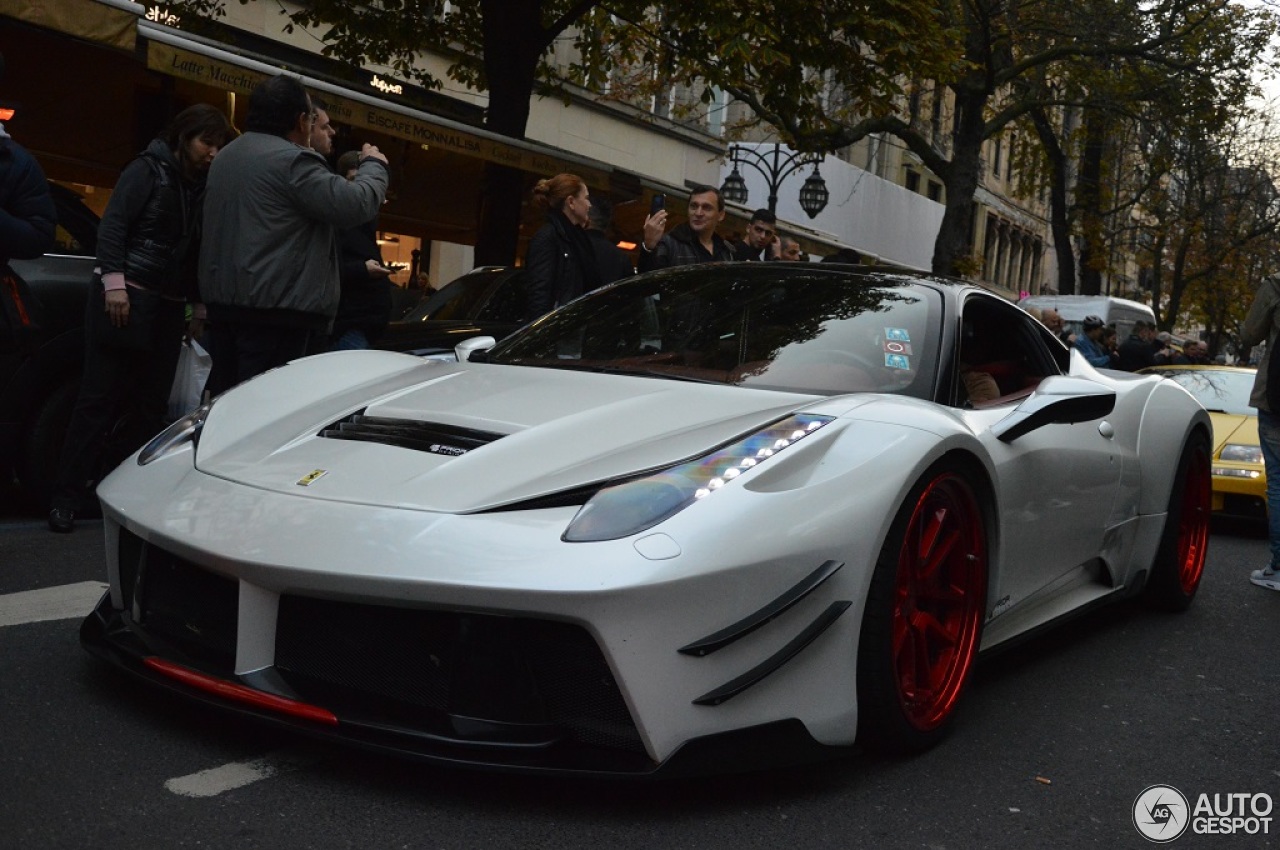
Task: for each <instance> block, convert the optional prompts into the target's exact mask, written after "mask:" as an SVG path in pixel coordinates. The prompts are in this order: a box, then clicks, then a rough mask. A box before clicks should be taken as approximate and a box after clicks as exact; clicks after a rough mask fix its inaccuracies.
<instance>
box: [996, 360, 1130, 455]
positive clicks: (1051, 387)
mask: <svg viewBox="0 0 1280 850" xmlns="http://www.w3.org/2000/svg"><path fill="white" fill-rule="evenodd" d="M1115 408H1116V394H1115V392H1114V391H1113V390H1110V389H1108V388H1106V387H1104V386H1102V385H1101V384H1096V383H1094V382H1093V381H1088V380H1085V379H1084V378H1070V377H1066V376H1057V375H1055V376H1053V377H1050V378H1045V379H1044V380H1043V381H1041V382H1040V386H1038V387H1036V391H1035V392H1033V393H1032V394H1031V395H1029V396H1027V398H1026V400H1025V401H1023V402H1022V404H1020V405H1018V406H1017V407H1016V408H1014V410H1013V412H1012V413H1010V414H1009V415H1008V416H1006V417H1005V418H1003V419H1001V420H1000V421H999V422H997V423H996V424H995V425H993V426H992V428H991V433H992V434H995V436H996V438H997V439H998V440H1000V441H1001V442H1003V443H1011V442H1013V441H1014V440H1016V439H1018V438H1019V437H1021V436H1023V435H1024V434H1029V433H1031V432H1032V431H1034V430H1036V429H1037V428H1042V427H1044V426H1045V425H1071V424H1073V423H1076V422H1090V421H1092V420H1094V419H1101V418H1102V417H1104V416H1106V415H1107V414H1109V413H1110V412H1111V411H1113V410H1115Z"/></svg>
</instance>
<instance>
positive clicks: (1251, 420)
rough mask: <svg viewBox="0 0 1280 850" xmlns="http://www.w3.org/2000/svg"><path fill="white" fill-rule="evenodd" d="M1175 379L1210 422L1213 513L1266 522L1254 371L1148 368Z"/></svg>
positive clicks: (1187, 367) (1265, 485)
mask: <svg viewBox="0 0 1280 850" xmlns="http://www.w3.org/2000/svg"><path fill="white" fill-rule="evenodd" d="M1142 371H1144V372H1151V373H1153V374H1156V375H1162V376H1164V377H1166V378H1168V379H1169V380H1171V381H1176V382H1177V383H1178V384H1179V385H1180V386H1181V387H1182V388H1183V389H1185V390H1186V391H1187V392H1189V393H1191V395H1192V396H1194V397H1195V399H1196V401H1198V402H1200V403H1201V404H1202V405H1204V408H1205V410H1207V411H1209V417H1210V418H1211V419H1212V420H1213V510H1214V511H1215V512H1219V513H1222V514H1224V515H1227V516H1239V517H1247V518H1250V519H1266V516H1267V470H1266V468H1265V466H1264V465H1263V462H1262V446H1261V444H1260V443H1259V441H1258V411H1257V409H1255V408H1253V407H1251V406H1250V405H1249V394H1250V393H1251V392H1252V391H1253V380H1254V377H1255V376H1256V375H1257V373H1258V370H1257V369H1250V368H1244V367H1237V366H1152V367H1150V368H1147V369H1143V370H1142Z"/></svg>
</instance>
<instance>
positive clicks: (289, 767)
mask: <svg viewBox="0 0 1280 850" xmlns="http://www.w3.org/2000/svg"><path fill="white" fill-rule="evenodd" d="M319 760H320V759H319V758H318V757H316V756H307V755H302V754H300V753H296V752H290V751H289V750H277V751H275V752H273V753H267V754H266V755H265V756H263V757H262V758H259V759H252V760H250V761H233V762H231V763H230V764H224V765H222V766H220V767H211V768H209V769H208V770H202V771H200V772H199V773H192V774H189V775H187V776H179V777H177V778H175V779H170V780H168V781H166V782H165V783H164V787H165V788H166V789H167V790H169V791H172V792H173V793H175V794H178V795H181V796H183V797H216V796H218V795H219V794H222V793H224V792H226V791H234V790H235V789H236V788H243V787H244V786H246V785H251V784H253V783H254V782H259V781H261V780H263V779H270V778H271V777H273V776H276V775H278V774H281V773H289V772H290V771H294V770H298V769H299V768H303V767H308V766H310V765H312V764H314V763H316V762H318V761H319Z"/></svg>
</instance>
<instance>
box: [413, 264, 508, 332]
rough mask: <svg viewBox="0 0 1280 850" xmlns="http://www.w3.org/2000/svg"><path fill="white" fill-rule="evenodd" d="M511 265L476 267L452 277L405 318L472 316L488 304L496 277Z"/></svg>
mask: <svg viewBox="0 0 1280 850" xmlns="http://www.w3.org/2000/svg"><path fill="white" fill-rule="evenodd" d="M504 274H508V270H507V269H488V268H485V269H476V270H475V271H471V272H467V273H466V274H464V275H463V276H462V277H460V278H458V279H457V280H453V281H450V282H449V283H447V284H445V285H444V286H442V287H440V289H438V290H436V291H435V292H433V293H431V295H429V296H427V297H426V298H424V299H422V300H421V301H419V302H418V304H417V306H415V307H414V308H413V309H412V310H410V311H409V312H408V313H406V314H405V317H404V319H403V320H402V321H405V322H426V321H438V320H442V319H470V318H474V317H475V314H476V313H477V312H478V311H479V310H480V308H481V307H483V306H484V300H485V298H486V297H487V296H488V293H489V289H490V287H491V286H492V285H493V283H494V281H496V280H497V279H498V278H500V277H502V276H503V275H504Z"/></svg>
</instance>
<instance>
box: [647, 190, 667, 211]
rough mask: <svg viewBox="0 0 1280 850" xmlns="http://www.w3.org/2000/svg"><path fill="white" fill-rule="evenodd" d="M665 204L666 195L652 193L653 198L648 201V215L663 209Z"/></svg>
mask: <svg viewBox="0 0 1280 850" xmlns="http://www.w3.org/2000/svg"><path fill="white" fill-rule="evenodd" d="M666 205H667V196H666V195H654V196H653V200H652V201H650V202H649V215H653V214H654V213H656V212H657V211H658V210H660V209H663V208H664V207H666Z"/></svg>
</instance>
